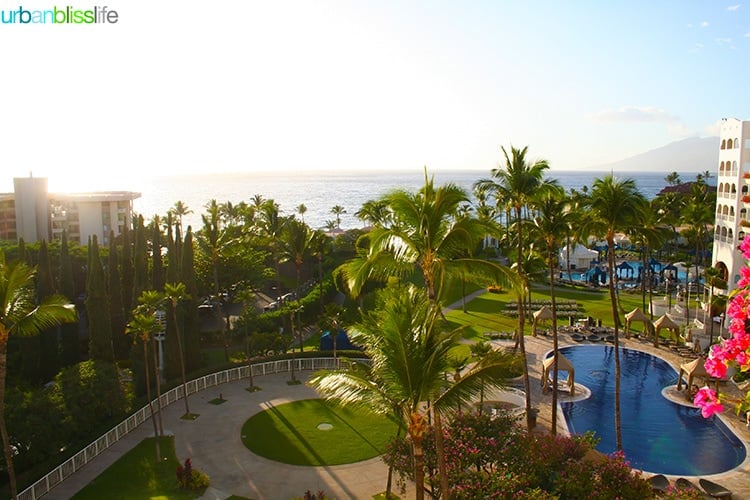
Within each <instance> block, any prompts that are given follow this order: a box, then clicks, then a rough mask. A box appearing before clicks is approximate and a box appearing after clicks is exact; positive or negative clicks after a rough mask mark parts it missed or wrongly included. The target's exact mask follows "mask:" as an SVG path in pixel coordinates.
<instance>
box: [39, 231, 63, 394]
mask: <svg viewBox="0 0 750 500" xmlns="http://www.w3.org/2000/svg"><path fill="white" fill-rule="evenodd" d="M56 293H57V290H56V289H55V280H54V278H53V277H52V265H51V263H50V259H49V250H48V248H47V241H46V240H42V243H41V245H40V246H39V266H38V270H37V294H38V297H37V300H38V303H41V301H42V300H43V299H44V297H48V296H50V295H54V294H56ZM59 331H60V328H59V326H55V327H53V328H48V329H46V330H44V331H42V332H41V333H40V334H39V340H40V347H41V349H40V363H39V365H40V368H41V375H42V380H45V381H50V380H52V378H53V377H54V376H55V375H56V374H57V372H58V371H59V370H60V341H59Z"/></svg>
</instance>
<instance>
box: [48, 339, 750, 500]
mask: <svg viewBox="0 0 750 500" xmlns="http://www.w3.org/2000/svg"><path fill="white" fill-rule="evenodd" d="M559 340H560V346H561V347H563V346H566V345H579V343H577V342H573V341H572V340H571V338H570V335H569V334H565V333H561V334H560V335H559ZM492 343H493V344H494V345H495V346H497V347H500V346H507V345H509V344H510V345H512V342H510V343H509V342H508V341H492ZM621 345H622V347H627V348H631V349H638V350H641V351H645V352H648V353H651V354H654V355H656V356H659V357H661V358H663V359H666V360H667V361H668V362H669V363H670V364H671V365H672V366H673V367H675V368H676V369H679V365H680V364H681V363H683V362H685V361H686V360H685V359H684V358H681V357H680V355H679V354H678V353H676V352H674V351H672V350H671V349H669V348H668V347H659V348H655V347H654V346H653V345H652V344H651V343H650V342H645V341H643V340H639V339H635V338H631V339H625V338H624V336H623V338H622V339H621ZM551 349H552V337H550V336H538V337H526V350H527V359H528V361H529V369H530V383H531V398H532V404H533V406H535V407H538V408H539V415H538V418H537V422H538V425H537V429H536V432H546V431H548V430H549V429H550V428H551V422H552V403H551V402H552V395H551V393H547V394H543V393H542V389H541V383H540V381H541V368H542V359H543V358H544V356H545V354H546V353H547V352H549V351H550V350H551ZM309 375H310V372H303V373H299V374H298V376H299V378H300V379H303V380H304V379H306V377H308V376H309ZM288 379H289V375H288V374H278V375H268V376H264V377H256V379H255V383H256V384H257V385H259V386H260V387H262V388H263V390H262V391H258V392H252V393H251V392H248V391H246V390H245V388H246V387H247V380H241V381H237V382H231V383H228V384H223V385H221V386H218V387H214V388H211V389H207V390H205V391H202V392H200V393H198V394H195V395H192V396H191V397H190V409H191V411H192V412H194V413H198V414H200V417H199V418H198V419H197V420H194V421H185V420H181V419H180V418H179V417H180V416H181V415H182V414H183V413H184V405H183V403H182V402H181V401H178V402H176V403H174V404H172V405H170V406H169V407H167V408H165V409H164V424H165V430H168V431H169V433H172V434H174V436H175V447H176V451H177V456H178V457H179V458H180V459H182V460H184V459H185V458H187V457H191V458H192V460H193V464H194V466H195V467H197V468H199V469H201V470H203V471H204V472H206V473H208V475H209V476H210V477H211V484H212V487H211V488H209V489H208V490H207V491H206V494H205V495H203V497H202V498H204V499H211V500H214V499H215V500H224V499H226V498H227V497H229V496H230V495H231V494H235V495H243V496H246V497H249V498H253V499H255V500H262V499H283V498H293V497H300V496H303V495H304V493H305V491H307V490H310V491H311V492H317V491H318V490H320V489H322V490H324V491H325V492H326V493H327V494H328V495H332V496H333V497H335V498H339V499H343V498H357V499H359V498H362V499H368V498H372V495H374V494H376V493H378V492H382V491H384V490H385V484H386V478H387V468H386V466H385V465H384V464H383V462H382V461H381V460H380V459H379V458H375V459H372V460H367V461H364V462H359V463H355V464H349V465H342V466H334V467H298V466H291V465H285V464H280V463H278V462H273V461H270V460H267V459H264V458H261V457H259V456H257V455H255V454H253V453H251V452H250V451H249V450H247V448H245V446H244V445H243V444H242V441H241V428H242V424H243V423H244V422H245V421H246V420H247V419H248V418H249V417H250V416H251V415H253V414H254V413H256V412H259V411H262V410H264V409H266V408H267V407H268V405H273V404H281V403H284V402H286V401H292V400H298V399H307V398H314V397H316V393H315V392H314V391H313V389H312V388H310V387H308V386H306V385H304V384H302V385H291V386H290V385H287V383H286V382H287V380H288ZM721 391H722V392H727V393H731V394H734V395H735V396H739V395H740V392H739V390H737V388H736V387H735V386H734V385H733V384H731V383H723V384H722V385H721ZM219 394H221V395H222V396H223V398H224V399H226V400H227V402H226V403H224V404H221V405H212V404H209V401H210V400H212V399H214V398H218V397H219ZM724 421H725V422H726V423H727V424H728V425H729V426H731V428H732V429H733V430H734V432H735V434H737V435H738V436H739V437H740V439H742V440H743V441H744V443H745V444H746V445H747V444H748V443H750V428H748V427H746V426H745V425H744V420H742V419H740V417H737V416H735V415H734V414H733V413H731V412H729V411H726V412H725V413H724ZM147 424H148V422H147V423H146V424H142V425H141V426H139V428H138V429H136V430H135V431H134V432H132V433H131V434H130V435H128V436H127V437H126V438H125V439H123V440H122V441H120V442H118V443H117V444H116V445H115V446H113V447H112V448H110V449H109V450H107V451H106V452H104V453H103V454H102V455H100V456H99V457H97V458H96V459H95V460H94V461H92V462H91V463H90V464H88V465H87V466H86V467H84V468H83V469H82V470H80V471H78V472H76V473H75V474H73V476H71V477H70V478H68V479H67V480H65V481H64V482H63V483H62V484H61V485H59V486H57V487H56V488H55V489H54V490H53V491H52V492H51V494H50V498H70V497H71V496H72V495H73V494H75V493H76V492H78V491H79V490H80V489H81V488H83V487H84V486H86V485H87V484H88V483H89V482H91V481H92V480H93V479H94V478H96V477H97V476H98V475H99V474H100V473H101V472H102V471H104V470H105V469H106V468H107V467H109V466H110V465H111V464H112V463H114V462H115V461H116V460H117V459H119V458H120V457H121V456H122V455H123V454H125V453H126V452H127V451H129V450H130V449H132V448H133V447H134V446H135V445H136V444H138V443H139V442H140V441H141V440H142V439H143V438H145V437H147V436H148V435H149V434H150V432H149V425H147ZM706 477H707V478H709V479H711V480H713V481H715V482H717V483H719V484H721V485H723V486H725V487H727V488H729V489H730V490H731V491H732V492H733V498H735V499H748V500H750V458H746V459H745V461H744V462H743V464H742V465H741V466H740V467H738V468H736V469H734V470H732V471H730V472H726V473H722V474H715V475H712V476H706ZM668 478H669V479H671V480H672V482H674V480H675V479H677V477H673V476H668ZM394 491H396V487H395V481H394ZM413 496H414V489H413V485H412V484H407V492H406V495H404V496H402V498H411V497H413Z"/></svg>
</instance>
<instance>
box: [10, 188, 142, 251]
mask: <svg viewBox="0 0 750 500" xmlns="http://www.w3.org/2000/svg"><path fill="white" fill-rule="evenodd" d="M13 189H14V192H13V193H3V194H0V240H11V241H17V240H19V239H20V238H23V239H24V241H25V242H27V243H33V242H35V241H40V240H47V241H51V240H53V239H59V238H61V237H62V233H63V230H67V233H68V238H69V239H70V241H75V242H78V243H80V244H81V245H86V244H87V243H88V239H89V237H90V236H93V235H96V237H97V238H98V239H99V242H100V243H101V244H103V245H107V244H109V234H110V231H114V234H115V236H117V235H119V234H120V233H122V231H123V229H124V228H125V227H126V226H127V227H131V226H132V224H133V200H135V199H136V198H140V196H141V194H140V193H135V192H131V191H109V192H96V193H77V194H67V193H60V194H55V193H49V192H48V190H47V179H46V178H43V177H17V178H14V179H13Z"/></svg>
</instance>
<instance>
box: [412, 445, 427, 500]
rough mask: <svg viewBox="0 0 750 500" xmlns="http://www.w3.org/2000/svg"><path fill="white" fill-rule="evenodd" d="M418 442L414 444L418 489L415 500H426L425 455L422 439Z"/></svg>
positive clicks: (415, 473)
mask: <svg viewBox="0 0 750 500" xmlns="http://www.w3.org/2000/svg"><path fill="white" fill-rule="evenodd" d="M418 441H419V442H416V441H413V442H412V445H413V447H414V483H415V487H416V491H415V494H414V498H416V500H424V455H423V450H422V442H421V439H420V440H418Z"/></svg>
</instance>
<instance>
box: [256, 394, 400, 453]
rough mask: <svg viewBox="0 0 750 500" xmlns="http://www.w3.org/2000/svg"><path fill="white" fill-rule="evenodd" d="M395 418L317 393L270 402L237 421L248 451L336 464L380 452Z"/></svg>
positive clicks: (394, 427) (394, 429)
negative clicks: (271, 404) (313, 396)
mask: <svg viewBox="0 0 750 500" xmlns="http://www.w3.org/2000/svg"><path fill="white" fill-rule="evenodd" d="M397 427H398V426H397V424H396V423H395V422H394V421H393V420H391V419H389V418H387V417H384V416H380V415H375V414H373V413H371V412H368V411H366V410H362V409H359V408H356V409H354V408H344V407H342V406H340V405H338V404H337V403H334V402H329V401H324V400H322V399H304V400H301V401H294V402H291V403H285V404H282V405H279V406H274V407H272V408H270V409H268V410H265V411H263V412H260V413H257V414H255V415H253V416H252V417H250V418H249V419H248V420H247V422H245V424H244V425H243V426H242V442H243V443H244V444H245V446H247V447H248V449H250V451H252V452H253V453H256V454H258V455H260V456H262V457H265V458H268V459H271V460H276V461H277V462H284V463H287V464H292V465H340V464H348V463H352V462H359V461H361V460H367V459H368V458H373V457H376V456H378V455H380V454H381V453H382V452H383V449H384V447H385V445H386V443H387V442H388V441H390V440H391V438H393V436H395V435H396V429H397Z"/></svg>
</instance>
